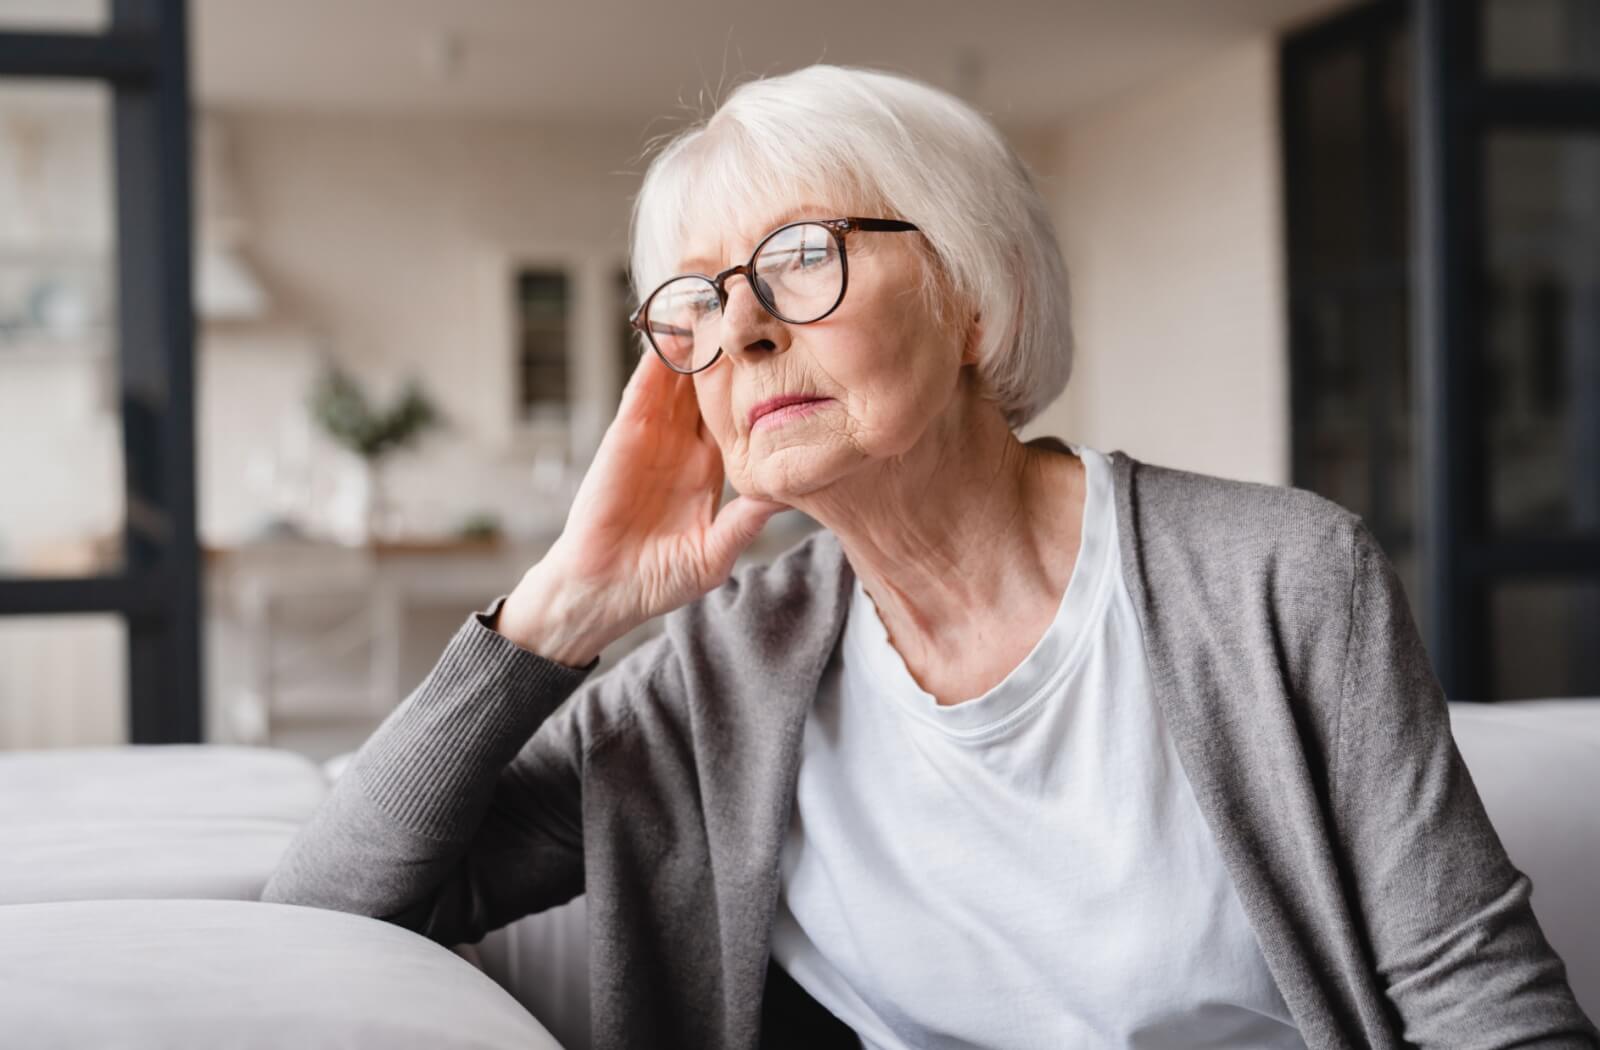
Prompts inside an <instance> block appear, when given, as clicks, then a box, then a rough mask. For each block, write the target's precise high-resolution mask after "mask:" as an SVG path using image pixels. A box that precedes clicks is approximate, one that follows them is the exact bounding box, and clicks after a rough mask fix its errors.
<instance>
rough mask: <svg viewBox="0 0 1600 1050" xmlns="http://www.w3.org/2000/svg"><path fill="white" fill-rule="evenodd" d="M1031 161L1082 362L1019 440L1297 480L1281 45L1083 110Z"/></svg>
mask: <svg viewBox="0 0 1600 1050" xmlns="http://www.w3.org/2000/svg"><path fill="white" fill-rule="evenodd" d="M1032 159H1033V162H1034V163H1035V164H1036V165H1047V166H1048V167H1047V170H1043V171H1042V173H1041V174H1042V177H1041V179H1040V182H1041V184H1042V186H1043V187H1044V189H1045V192H1046V193H1048V194H1049V195H1050V197H1051V200H1052V203H1053V205H1054V207H1055V210H1056V221H1057V227H1058V229H1059V230H1060V232H1061V234H1062V237H1063V249H1064V251H1065V252H1066V256H1067V266H1068V271H1069V279H1070V281H1071V284H1072V291H1073V295H1074V301H1075V305H1076V310H1077V323H1076V327H1075V335H1076V339H1077V361H1076V365H1075V368H1074V374H1073V378H1072V381H1071V383H1070V384H1069V386H1068V389H1067V392H1066V394H1065V395H1063V397H1062V398H1061V399H1060V400H1059V401H1057V402H1056V403H1055V404H1054V405H1052V406H1051V407H1050V409H1048V410H1047V411H1046V412H1045V413H1044V414H1043V415H1042V416H1041V418H1039V419H1038V420H1035V421H1034V423H1033V424H1031V425H1030V426H1029V427H1028V428H1027V430H1026V433H1027V434H1028V435H1029V436H1032V435H1034V434H1037V433H1046V432H1048V433H1057V434H1060V435H1062V436H1064V437H1069V438H1071V439H1073V440H1077V441H1082V442H1083V443H1085V444H1087V445H1089V446H1090V447H1093V448H1100V449H1103V450H1106V451H1110V450H1112V449H1122V450H1124V451H1126V452H1127V453H1128V454H1129V455H1132V456H1135V457H1137V458H1141V459H1145V460H1149V461H1151V462H1155V463H1162V464H1167V465H1171V466H1177V467H1183V468H1185V469H1190V470H1199V471H1204V472H1207V473H1215V474H1221V475H1224V476H1228V477H1237V478H1244V479H1248V480H1253V481H1264V482H1269V483H1273V484H1286V483H1287V482H1288V480H1289V475H1290V468H1289V415H1288V411H1289V406H1288V399H1289V394H1288V361H1287V343H1286V307H1285V290H1284V277H1283V258H1282V256H1283V249H1282V242H1283V234H1282V229H1281V225H1282V223H1281V218H1280V213H1281V208H1280V204H1279V201H1280V197H1281V189H1280V175H1279V154H1278V131H1277V108H1276V45H1275V42H1274V41H1273V40H1272V39H1271V38H1268V37H1262V38H1260V39H1257V40H1253V41H1250V42H1247V43H1243V44H1239V45H1235V46H1232V47H1230V48H1229V49H1228V50H1226V51H1223V52H1220V53H1218V54H1217V55H1215V56H1214V57H1213V58H1211V59H1209V60H1207V61H1205V62H1203V63H1201V64H1200V65H1198V66H1194V67H1191V68H1188V69H1184V70H1180V71H1176V72H1174V73H1172V74H1171V75H1169V76H1167V77H1165V78H1163V79H1161V80H1160V81H1159V82H1157V83H1153V84H1151V85H1149V86H1147V87H1145V88H1142V89H1141V90H1139V91H1137V92H1134V93H1131V94H1128V95H1125V96H1123V97H1120V98H1117V99H1113V100H1111V101H1109V102H1107V103H1104V104H1102V105H1098V106H1096V107H1094V108H1093V109H1090V110H1088V111H1086V112H1083V113H1081V114H1079V115H1077V116H1075V117H1074V118H1073V119H1072V120H1070V121H1069V122H1068V123H1067V124H1066V125H1065V127H1064V129H1063V130H1062V133H1061V135H1060V137H1059V139H1058V140H1057V142H1056V143H1055V147H1054V151H1053V153H1051V154H1044V155H1036V156H1035V157H1034V158H1032Z"/></svg>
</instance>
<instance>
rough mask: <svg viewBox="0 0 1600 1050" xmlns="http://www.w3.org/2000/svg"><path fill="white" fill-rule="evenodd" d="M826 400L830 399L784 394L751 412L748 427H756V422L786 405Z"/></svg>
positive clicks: (770, 399)
mask: <svg viewBox="0 0 1600 1050" xmlns="http://www.w3.org/2000/svg"><path fill="white" fill-rule="evenodd" d="M826 400H828V399H827V398H825V397H814V396H812V395H810V394H784V395H783V396H782V397H773V398H768V399H767V400H765V401H763V402H761V403H760V404H758V405H756V406H755V407H754V408H752V409H751V410H750V418H749V421H748V425H750V426H755V424H756V420H758V419H760V418H761V417H762V416H764V415H766V414H767V413H768V412H773V411H776V410H777V409H780V408H783V407H784V406H786V405H803V404H806V403H807V402H810V401H826Z"/></svg>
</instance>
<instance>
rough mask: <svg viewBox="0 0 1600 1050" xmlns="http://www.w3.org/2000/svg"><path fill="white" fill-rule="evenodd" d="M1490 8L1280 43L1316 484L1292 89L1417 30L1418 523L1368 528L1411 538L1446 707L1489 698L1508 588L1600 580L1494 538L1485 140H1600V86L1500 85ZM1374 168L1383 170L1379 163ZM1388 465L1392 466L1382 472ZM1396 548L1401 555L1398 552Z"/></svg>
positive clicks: (1527, 78)
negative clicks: (1545, 134)
mask: <svg viewBox="0 0 1600 1050" xmlns="http://www.w3.org/2000/svg"><path fill="white" fill-rule="evenodd" d="M1485 2H1486V0H1408V2H1402V0H1376V2H1374V3H1369V4H1365V5H1362V6H1360V7H1357V8H1353V9H1350V10H1347V11H1342V12H1340V13H1338V14H1335V15H1333V16H1331V17H1329V18H1327V19H1323V20H1320V21H1318V22H1316V23H1314V24H1312V25H1310V26H1307V27H1306V28H1303V29H1299V30H1296V31H1295V32H1293V33H1290V34H1288V35H1286V36H1285V37H1284V39H1283V41H1282V45H1281V48H1280V119H1281V120H1282V125H1281V126H1282V132H1283V144H1284V158H1283V164H1284V167H1283V170H1284V178H1285V194H1284V197H1285V206H1286V232H1287V235H1288V238H1289V241H1290V250H1289V258H1290V273H1289V282H1288V283H1289V289H1290V303H1291V318H1290V329H1289V330H1290V347H1289V357H1290V390H1291V394H1290V398H1291V425H1292V426H1293V427H1294V428H1295V434H1294V439H1293V447H1294V449H1295V455H1294V466H1293V478H1292V483H1293V484H1295V485H1300V486H1305V487H1311V480H1312V474H1311V471H1310V470H1309V467H1308V462H1307V459H1306V456H1305V454H1304V452H1303V449H1304V447H1305V444H1304V435H1303V434H1302V433H1301V427H1302V409H1303V406H1304V405H1305V404H1306V400H1305V399H1306V397H1307V392H1306V391H1305V389H1304V386H1303V384H1304V382H1305V380H1304V378H1303V377H1304V373H1305V369H1303V368H1297V367H1296V360H1297V358H1299V357H1301V356H1302V355H1303V354H1304V353H1305V352H1306V348H1305V346H1304V345H1303V342H1302V340H1300V339H1298V338H1297V335H1296V328H1295V323H1294V316H1293V310H1294V303H1295V297H1296V294H1297V291H1298V290H1299V287H1298V286H1297V283H1296V281H1297V276H1298V275H1297V274H1296V273H1295V269H1294V264H1293V260H1294V244H1293V241H1294V238H1295V201H1294V194H1295V187H1296V182H1297V173H1298V172H1299V170H1300V166H1301V165H1303V163H1304V156H1303V149H1302V148H1301V146H1300V144H1299V143H1298V142H1297V140H1296V127H1295V111H1294V108H1293V107H1294V104H1295V96H1294V86H1293V85H1294V82H1295V80H1296V77H1297V76H1298V74H1299V72H1300V69H1301V65H1302V64H1303V62H1304V60H1305V58H1306V56H1308V55H1313V54H1315V53H1316V52H1317V50H1318V49H1319V48H1322V47H1326V46H1329V45H1331V44H1335V43H1337V42H1339V41H1346V42H1347V41H1348V40H1349V38H1350V37H1351V36H1352V35H1359V34H1363V33H1367V34H1371V33H1374V32H1380V31H1382V29H1383V27H1384V26H1387V25H1392V24H1393V21H1394V20H1397V19H1398V20H1403V21H1406V22H1408V23H1409V31H1410V36H1411V63H1412V70H1411V112H1412V115H1413V117H1412V128H1411V143H1410V158H1411V185H1410V196H1409V203H1410V208H1411V220H1410V221H1411V246H1410V250H1409V255H1410V261H1409V266H1408V268H1407V271H1406V274H1405V280H1406V282H1407V285H1408V299H1409V312H1410V316H1411V332H1410V335H1411V340H1410V341H1411V346H1410V354H1411V362H1410V363H1411V390H1412V400H1411V404H1412V411H1413V425H1414V438H1415V440H1414V444H1413V447H1414V449H1415V450H1416V460H1415V477H1416V479H1417V484H1416V486H1415V490H1416V491H1415V498H1414V503H1413V520H1414V522H1415V528H1414V529H1413V530H1411V532H1410V534H1409V535H1402V534H1400V533H1399V532H1398V531H1397V530H1395V529H1392V528H1390V527H1388V524H1387V521H1386V520H1385V519H1386V515H1385V514H1384V513H1383V512H1382V509H1381V505H1380V507H1379V510H1378V513H1377V514H1376V515H1375V517H1376V519H1377V520H1375V521H1373V522H1372V524H1373V526H1374V533H1375V534H1376V535H1377V536H1378V538H1379V540H1380V542H1383V543H1384V544H1385V546H1386V547H1390V546H1391V545H1393V544H1405V543H1407V542H1411V541H1414V544H1415V553H1416V556H1417V558H1418V561H1419V592H1418V593H1416V594H1413V595H1411V600H1412V603H1413V606H1414V608H1415V609H1416V610H1417V620H1418V622H1419V626H1420V628H1421V630H1422V634H1423V639H1424V642H1425V644H1426V645H1427V647H1428V651H1429V654H1430V656H1431V657H1432V660H1433V664H1434V670H1435V673H1436V675H1437V676H1438V678H1439V681H1440V684H1441V685H1442V686H1443V688H1444V692H1445V695H1446V696H1448V697H1450V698H1451V699H1452V700H1485V699H1488V698H1489V697H1490V695H1491V685H1492V682H1493V677H1492V676H1493V671H1494V668H1493V667H1492V665H1491V660H1492V656H1493V651H1494V650H1493V647H1492V646H1491V645H1490V644H1489V643H1490V641H1491V635H1490V630H1491V620H1490V617H1491V613H1492V610H1491V607H1490V598H1491V595H1492V593H1493V590H1494V587H1495V585H1497V584H1501V583H1536V582H1547V581H1552V580H1555V581H1563V582H1568V581H1577V582H1581V583H1584V584H1589V583H1595V582H1600V538H1596V537H1593V536H1584V535H1578V536H1568V535H1560V536H1539V535H1527V534H1516V535H1500V534H1495V533H1494V532H1493V531H1492V530H1491V529H1490V528H1489V520H1488V518H1489V513H1488V497H1489V492H1488V484H1489V477H1488V472H1489V461H1488V458H1487V455H1486V449H1487V444H1486V443H1487V436H1486V433H1485V425H1484V420H1485V419H1486V416H1485V414H1484V413H1483V411H1481V408H1482V406H1483V405H1484V404H1485V397H1486V396H1487V391H1486V390H1485V383H1484V378H1483V369H1482V368H1481V367H1480V362H1482V361H1483V360H1484V352H1485V347H1484V335H1483V327H1484V326H1483V324H1482V319H1483V318H1482V314H1481V312H1480V311H1481V309H1482V302H1483V296H1482V288H1481V286H1482V278H1483V275H1484V273H1485V272H1486V244H1485V218H1484V207H1485V167H1486V165H1487V141H1488V138H1489V136H1490V135H1491V134H1492V133H1493V132H1495V131H1501V130H1535V129H1537V130H1557V131H1592V130H1600V80H1594V79H1589V80H1585V79H1580V78H1576V77H1560V78H1558V77H1546V76H1532V75H1520V74H1519V75H1517V76H1508V75H1504V74H1494V75H1491V74H1490V73H1489V72H1488V70H1487V68H1486V54H1485V47H1484V40H1483V27H1484V20H1485V7H1484V4H1485ZM1378 163H1382V162H1381V161H1380V162H1378ZM1375 466H1379V467H1380V468H1381V467H1382V466H1383V465H1382V464H1375ZM1392 553H1393V551H1392V550H1391V554H1392Z"/></svg>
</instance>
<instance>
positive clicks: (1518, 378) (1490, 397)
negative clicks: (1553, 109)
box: [1483, 132, 1600, 534]
mask: <svg viewBox="0 0 1600 1050" xmlns="http://www.w3.org/2000/svg"><path fill="white" fill-rule="evenodd" d="M1487 159H1488V167H1487V170H1486V173H1485V175H1486V180H1487V186H1486V189H1487V195H1488V196H1487V204H1488V229H1487V240H1488V260H1487V265H1488V271H1489V272H1488V275H1487V280H1488V294H1487V296H1486V297H1485V299H1484V306H1483V309H1484V311H1485V316H1484V318H1483V326H1484V327H1483V331H1484V333H1485V354H1486V358H1485V362H1484V364H1485V367H1486V369H1487V374H1486V375H1485V376H1484V381H1485V382H1484V390H1485V392H1486V398H1487V403H1486V404H1485V406H1484V409H1485V413H1486V424H1487V427H1488V433H1487V435H1486V441H1487V446H1488V455H1489V520H1490V525H1491V528H1492V529H1493V530H1494V531H1495V532H1497V533H1500V534H1516V533H1520V534H1540V533H1544V534H1550V533H1559V534H1575V533H1587V534H1594V533H1597V532H1600V137H1597V136H1593V135H1569V134H1538V133H1534V134H1528V133H1516V134H1514V133H1507V132H1498V133H1494V134H1492V135H1491V136H1490V137H1489V142H1488V154H1487Z"/></svg>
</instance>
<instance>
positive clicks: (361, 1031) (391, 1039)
mask: <svg viewBox="0 0 1600 1050" xmlns="http://www.w3.org/2000/svg"><path fill="white" fill-rule="evenodd" d="M0 944H4V945H6V950H5V951H4V952H0V1017H4V1018H5V1019H6V1025H5V1032H6V1036H5V1038H6V1040H7V1044H8V1045H16V1046H26V1047H30V1048H33V1050H51V1048H56V1047H60V1048H68V1047H71V1048H77V1047H85V1046H117V1047H121V1048H123V1050H146V1048H148V1050H155V1048H158V1047H159V1048H162V1050H211V1048H213V1047H218V1046H227V1047H232V1048H235V1050H251V1048H255V1047H260V1048H268V1047H271V1048H277V1047H284V1046H293V1047H297V1048H301V1050H317V1048H320V1047H355V1046H373V1047H385V1048H396V1050H403V1048H407V1047H417V1048H424V1047H425V1048H429V1050H454V1048H458V1047H459V1048H463V1050H464V1048H467V1047H472V1048H474V1050H499V1048H505V1050H511V1048H513V1047H515V1048H517V1050H550V1048H555V1050H559V1044H558V1043H556V1042H555V1040H554V1039H552V1038H551V1037H550V1035H549V1033H548V1032H546V1031H545V1029H544V1028H543V1027H542V1026H541V1025H540V1024H539V1022H538V1021H536V1020H534V1018H533V1016H532V1015H531V1014H529V1013H528V1012H527V1011H526V1010H524V1009H523V1008H522V1007H521V1006H519V1005H518V1004H517V1002H516V1000H515V999H513V998H512V997H511V996H510V995H509V994H508V993H507V992H506V991H505V990H504V989H502V988H500V986H499V985H497V984H495V983H494V981H492V980H490V979H489V978H488V977H486V976H484V975H483V974H482V973H481V972H479V971H478V970H476V969H474V968H473V967H472V966H470V965H469V964H467V963H466V962H465V961H463V960H462V959H460V958H459V957H457V956H456V955H454V954H452V953H451V952H450V951H448V950H447V949H445V948H443V947H441V946H440V945H438V944H435V943H434V942H433V941H430V940H428V939H427V938H426V937H423V936H421V935H419V934H416V933H412V932H411V931H409V930H406V929H403V928H401V927H399V926H396V925H393V924H392V923H387V922H383V921H382V920H379V919H371V918H366V917H364V916H358V915H350V914H346V913H344V912H337V911H329V910H326V909H321V908H306V907H300V906H297V905H289V904H269V903H264V902H259V901H255V902H252V901H219V900H105V901H65V902H60V901H58V902H50V903H43V904H14V905H9V906H5V907H0Z"/></svg>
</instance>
